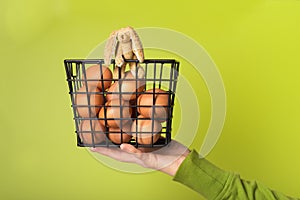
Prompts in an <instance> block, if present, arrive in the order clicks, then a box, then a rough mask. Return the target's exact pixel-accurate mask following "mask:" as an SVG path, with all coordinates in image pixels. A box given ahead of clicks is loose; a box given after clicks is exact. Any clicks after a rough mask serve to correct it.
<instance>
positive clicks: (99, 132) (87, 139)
mask: <svg viewBox="0 0 300 200" xmlns="http://www.w3.org/2000/svg"><path fill="white" fill-rule="evenodd" d="M91 122H92V126H91ZM80 131H87V132H84V133H79V137H80V139H81V142H82V143H83V144H93V138H94V144H99V143H101V142H103V141H104V140H105V132H104V131H105V129H104V126H102V125H101V124H100V122H99V121H98V120H91V121H90V120H83V121H82V122H81V123H80Z"/></svg>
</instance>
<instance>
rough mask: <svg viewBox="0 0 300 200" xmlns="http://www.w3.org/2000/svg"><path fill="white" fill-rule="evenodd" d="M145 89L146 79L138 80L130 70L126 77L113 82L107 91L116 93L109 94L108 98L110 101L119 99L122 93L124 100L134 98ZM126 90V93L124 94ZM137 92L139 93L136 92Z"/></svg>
mask: <svg viewBox="0 0 300 200" xmlns="http://www.w3.org/2000/svg"><path fill="white" fill-rule="evenodd" d="M128 79H130V80H128ZM131 79H132V80H131ZM136 84H137V85H136ZM136 86H137V87H136ZM120 88H121V90H120ZM144 89H145V79H139V80H138V81H137V82H136V79H135V78H134V76H133V75H132V73H131V72H130V71H128V72H126V73H125V77H124V78H122V79H120V80H119V81H117V82H115V83H113V84H112V85H111V87H110V88H109V89H108V91H107V92H115V93H116V94H107V95H106V99H107V100H108V101H109V100H112V99H118V98H119V97H120V95H121V98H122V99H124V100H133V99H136V97H137V96H139V95H140V94H139V93H140V92H142V91H143V90H144ZM125 92H126V94H124V93H125ZM136 92H138V93H137V94H136Z"/></svg>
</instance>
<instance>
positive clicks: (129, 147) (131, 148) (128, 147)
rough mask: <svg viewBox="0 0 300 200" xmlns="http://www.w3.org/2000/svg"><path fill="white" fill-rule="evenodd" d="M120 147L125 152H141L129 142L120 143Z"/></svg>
mask: <svg viewBox="0 0 300 200" xmlns="http://www.w3.org/2000/svg"><path fill="white" fill-rule="evenodd" d="M120 149H122V150H123V151H125V152H127V153H142V151H141V150H139V149H137V148H135V147H134V146H132V145H130V144H125V143H123V144H121V145H120Z"/></svg>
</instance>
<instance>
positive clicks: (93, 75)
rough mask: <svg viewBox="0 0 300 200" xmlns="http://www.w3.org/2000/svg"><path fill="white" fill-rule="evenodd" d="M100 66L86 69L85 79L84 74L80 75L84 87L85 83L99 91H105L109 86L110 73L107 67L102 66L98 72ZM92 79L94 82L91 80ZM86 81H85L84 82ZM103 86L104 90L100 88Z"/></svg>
mask: <svg viewBox="0 0 300 200" xmlns="http://www.w3.org/2000/svg"><path fill="white" fill-rule="evenodd" d="M100 69H101V68H100V65H92V66H90V67H89V68H87V69H86V71H85V72H86V79H85V76H84V74H82V77H81V78H82V79H83V81H82V84H83V85H84V84H85V82H86V81H87V83H88V85H90V86H95V87H98V88H99V89H100V90H101V91H105V90H106V89H107V88H108V87H109V86H110V85H111V81H112V80H111V79H112V72H111V70H110V69H109V68H108V67H105V66H103V65H102V71H101V70H100ZM101 72H102V73H103V83H102V81H101V80H102V77H101V75H102V73H101ZM91 79H94V80H91ZM85 80H86V81H85ZM102 86H104V88H103V87H102Z"/></svg>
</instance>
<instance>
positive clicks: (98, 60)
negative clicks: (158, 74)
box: [64, 58, 179, 64]
mask: <svg viewBox="0 0 300 200" xmlns="http://www.w3.org/2000/svg"><path fill="white" fill-rule="evenodd" d="M124 61H125V62H136V63H179V61H177V60H175V59H164V58H159V59H156V58H151V59H144V61H143V62H139V60H137V59H125V60H124ZM64 62H65V63H85V62H95V63H101V64H103V63H104V59H102V58H100V59H96V58H95V59H65V60H64ZM114 63H115V59H112V60H111V64H114Z"/></svg>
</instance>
